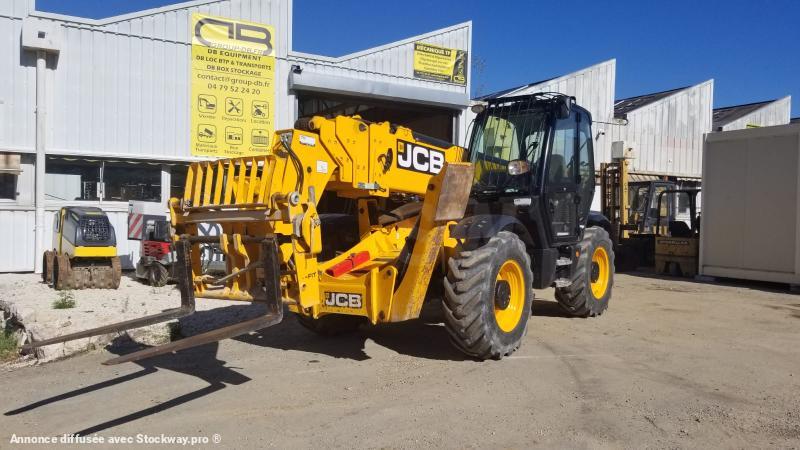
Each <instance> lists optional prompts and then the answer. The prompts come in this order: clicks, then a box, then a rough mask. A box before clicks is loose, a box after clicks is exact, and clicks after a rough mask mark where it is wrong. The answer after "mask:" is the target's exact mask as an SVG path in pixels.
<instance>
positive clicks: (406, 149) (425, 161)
mask: <svg viewBox="0 0 800 450" xmlns="http://www.w3.org/2000/svg"><path fill="white" fill-rule="evenodd" d="M397 167H399V168H401V169H407V170H413V171H414V172H422V173H429V174H432V175H436V174H437V173H439V172H441V171H442V168H443V167H444V153H442V152H440V151H439V150H434V149H432V148H428V147H423V146H421V145H418V144H412V143H410V142H404V141H397Z"/></svg>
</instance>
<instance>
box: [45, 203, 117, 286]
mask: <svg viewBox="0 0 800 450" xmlns="http://www.w3.org/2000/svg"><path fill="white" fill-rule="evenodd" d="M42 258H43V266H42V280H43V281H44V282H45V283H47V284H52V286H53V287H54V288H56V289H59V290H62V289H88V288H105V289H117V288H118V287H119V282H120V277H121V276H122V267H121V265H120V261H119V257H117V238H116V235H115V234H114V227H113V226H112V225H111V222H110V221H109V220H108V216H107V215H106V213H105V212H103V210H101V209H100V208H94V207H82V206H67V207H64V208H61V209H60V210H59V211H58V212H57V213H56V215H55V218H54V220H53V249H52V250H47V251H45V252H44V255H43V256H42Z"/></svg>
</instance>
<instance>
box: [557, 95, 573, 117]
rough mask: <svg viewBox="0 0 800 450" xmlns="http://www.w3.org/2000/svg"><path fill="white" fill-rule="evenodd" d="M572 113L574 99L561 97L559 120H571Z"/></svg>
mask: <svg viewBox="0 0 800 450" xmlns="http://www.w3.org/2000/svg"><path fill="white" fill-rule="evenodd" d="M571 112H572V97H561V98H560V99H559V102H558V111H557V115H558V118H559V119H567V118H569V115H570V113H571Z"/></svg>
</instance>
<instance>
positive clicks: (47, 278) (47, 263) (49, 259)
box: [42, 250, 56, 284]
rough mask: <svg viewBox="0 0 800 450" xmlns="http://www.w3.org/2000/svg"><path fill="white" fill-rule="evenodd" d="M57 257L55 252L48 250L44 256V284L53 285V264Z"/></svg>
mask: <svg viewBox="0 0 800 450" xmlns="http://www.w3.org/2000/svg"><path fill="white" fill-rule="evenodd" d="M55 259H56V255H55V253H54V252H53V251H51V250H47V251H46V252H44V255H42V282H43V283H44V284H51V283H52V282H53V263H54V261H55Z"/></svg>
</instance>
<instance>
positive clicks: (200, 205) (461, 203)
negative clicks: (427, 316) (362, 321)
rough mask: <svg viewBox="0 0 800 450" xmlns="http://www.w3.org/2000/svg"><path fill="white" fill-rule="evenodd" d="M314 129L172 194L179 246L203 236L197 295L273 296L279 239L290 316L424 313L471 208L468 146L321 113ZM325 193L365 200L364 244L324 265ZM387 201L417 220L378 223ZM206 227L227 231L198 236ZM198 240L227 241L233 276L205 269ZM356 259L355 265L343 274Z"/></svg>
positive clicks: (197, 166)
mask: <svg viewBox="0 0 800 450" xmlns="http://www.w3.org/2000/svg"><path fill="white" fill-rule="evenodd" d="M303 128H304V129H292V130H282V131H278V132H276V139H275V140H274V142H275V144H274V146H273V147H272V148H271V150H270V152H269V154H267V155H265V156H260V157H244V158H235V159H227V160H219V161H209V162H198V163H193V164H192V165H191V166H190V168H189V171H188V175H187V179H186V188H185V193H184V197H183V199H181V200H179V199H174V198H173V199H171V200H170V211H171V220H172V224H173V226H174V228H175V230H176V233H175V234H176V239H179V238H181V237H188V238H194V241H193V242H194V243H193V244H192V247H191V272H192V273H191V274H190V279H191V281H192V284H193V290H194V296H195V297H198V298H215V299H230V300H249V301H258V300H260V299H262V296H263V290H262V289H261V286H262V282H263V280H262V278H263V276H264V270H263V269H262V266H259V262H260V261H262V259H263V258H262V257H263V255H261V251H262V247H261V243H262V242H263V240H264V239H266V238H269V239H275V241H276V242H277V246H278V259H279V261H280V263H281V267H282V269H281V274H280V290H281V292H282V297H283V302H284V303H286V304H288V305H289V308H290V310H292V311H294V312H297V313H299V314H302V315H306V316H309V317H313V318H317V317H320V316H323V315H327V314H345V315H356V316H363V317H366V318H367V319H368V320H369V321H370V322H371V323H373V324H376V323H381V322H394V321H401V320H407V319H411V318H415V317H417V316H418V315H419V312H420V308H421V306H422V303H423V300H424V298H425V294H426V291H427V286H428V284H429V281H430V277H431V274H432V273H433V271H434V269H435V268H436V265H437V264H439V263H441V261H443V251H442V249H443V247H446V246H450V247H453V246H454V245H455V242H454V240H452V239H449V236H448V235H447V233H448V230H447V225H448V223H451V222H452V221H454V220H458V219H460V218H461V217H462V216H463V214H464V211H465V208H466V204H467V200H468V197H469V190H470V187H471V184H472V179H473V173H472V165H471V164H469V163H462V162H460V161H461V160H462V152H463V149H462V148H460V147H457V146H451V147H447V148H445V147H441V146H437V145H435V144H433V143H431V142H430V141H427V140H424V141H423V140H420V139H417V137H416V136H417V135H415V134H414V133H412V131H411V130H409V129H406V128H403V127H396V128H395V127H392V126H390V124H389V123H367V122H365V121H363V120H361V119H359V118H358V117H344V116H339V117H336V118H335V119H326V118H322V117H314V118H313V119H311V120H310V121H308V122H307V123H306V125H305V126H304V127H303ZM298 174H301V175H298ZM323 196H338V197H340V198H344V199H352V200H353V201H355V202H356V204H357V209H358V232H359V234H360V239H359V241H358V243H357V244H355V246H354V247H352V248H350V249H349V250H347V251H343V252H341V253H340V254H339V255H338V256H335V257H333V258H332V259H329V260H326V261H321V260H320V258H319V256H320V253H321V252H322V248H323V240H324V239H325V236H324V235H323V233H322V230H321V228H322V227H321V219H320V215H319V212H318V211H317V205H318V204H319V202H320V201H321V200H322V198H323ZM387 202H392V203H393V204H395V205H396V204H398V203H400V204H401V208H403V209H404V210H406V211H410V212H411V213H410V214H408V215H407V216H406V217H395V218H394V219H390V220H386V219H385V217H384V218H383V219H382V220H377V219H376V217H375V214H374V211H376V210H379V209H381V208H383V207H384V206H385V205H386V204H387ZM201 224H203V225H204V227H203V228H206V226H207V225H210V224H213V225H216V227H217V229H219V230H220V233H219V234H218V235H216V236H207V237H205V238H198V236H199V232H198V230H199V229H201V227H200V225H201ZM329 232H330V231H329ZM198 241H202V242H205V243H210V244H216V245H218V246H219V249H220V251H221V252H222V253H223V254H224V256H225V261H226V272H227V273H226V274H225V275H224V276H223V277H221V278H219V277H217V278H215V277H211V276H209V275H208V274H204V273H202V271H201V261H200V256H199V255H200V245H202V244H199V243H197V242H198ZM357 255H360V261H359V262H358V263H357V265H356V266H355V267H353V268H352V269H351V270H347V271H344V272H341V271H339V272H338V273H337V270H335V269H336V268H337V267H341V265H342V264H349V262H348V261H353V258H354V257H355V256H357Z"/></svg>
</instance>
